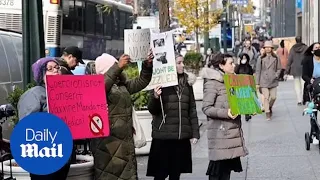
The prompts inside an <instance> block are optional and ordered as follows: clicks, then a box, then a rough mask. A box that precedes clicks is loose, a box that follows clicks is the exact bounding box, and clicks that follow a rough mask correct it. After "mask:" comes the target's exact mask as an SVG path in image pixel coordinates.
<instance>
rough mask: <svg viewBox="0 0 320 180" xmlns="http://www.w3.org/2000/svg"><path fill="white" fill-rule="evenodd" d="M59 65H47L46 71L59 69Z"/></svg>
mask: <svg viewBox="0 0 320 180" xmlns="http://www.w3.org/2000/svg"><path fill="white" fill-rule="evenodd" d="M60 68H61V67H60V66H59V65H56V66H54V67H52V66H49V67H47V71H49V72H53V71H54V70H55V69H56V70H60Z"/></svg>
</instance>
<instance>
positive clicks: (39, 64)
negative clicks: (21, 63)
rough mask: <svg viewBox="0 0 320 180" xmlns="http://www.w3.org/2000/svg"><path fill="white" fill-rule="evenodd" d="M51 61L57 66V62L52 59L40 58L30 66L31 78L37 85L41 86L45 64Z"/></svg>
mask: <svg viewBox="0 0 320 180" xmlns="http://www.w3.org/2000/svg"><path fill="white" fill-rule="evenodd" d="M51 61H53V62H56V63H57V64H58V62H57V60H56V59H55V58H53V57H45V58H40V59H38V60H37V61H36V62H35V63H33V64H32V72H33V77H34V80H35V82H36V83H37V85H42V84H43V77H44V74H45V72H46V67H47V64H48V63H49V62H51Z"/></svg>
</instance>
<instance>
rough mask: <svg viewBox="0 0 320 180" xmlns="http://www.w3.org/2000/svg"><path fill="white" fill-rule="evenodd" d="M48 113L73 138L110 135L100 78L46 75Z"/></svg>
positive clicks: (103, 86) (102, 85)
mask: <svg viewBox="0 0 320 180" xmlns="http://www.w3.org/2000/svg"><path fill="white" fill-rule="evenodd" d="M46 89H47V101H48V112H49V113H52V114H54V115H56V116H58V117H60V118H61V119H63V120H64V121H65V122H66V124H67V125H68V126H69V128H70V130H71V133H72V136H73V139H87V138H97V137H104V136H108V135H109V131H110V130H109V118H108V108H107V98H106V92H105V85H104V77H103V76H102V75H78V76H72V75H58V76H46Z"/></svg>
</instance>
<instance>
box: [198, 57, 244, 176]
mask: <svg viewBox="0 0 320 180" xmlns="http://www.w3.org/2000/svg"><path fill="white" fill-rule="evenodd" d="M234 67H235V65H234V62H233V58H232V56H231V55H229V54H221V53H220V54H219V55H217V56H216V57H215V58H214V59H212V60H211V62H210V67H208V68H204V69H203V78H204V81H205V83H204V87H203V106H202V111H203V113H204V114H205V115H206V116H207V120H208V121H207V123H208V125H207V127H208V129H207V136H208V149H209V165H208V169H207V172H206V175H208V176H209V180H230V175H231V171H234V172H242V171H243V169H242V165H241V160H240V157H244V156H246V155H247V154H248V151H247V149H246V147H245V141H244V136H243V132H242V128H241V117H240V116H238V115H234V114H232V113H231V110H230V106H229V104H228V98H227V92H226V87H225V84H224V81H223V75H224V74H234Z"/></svg>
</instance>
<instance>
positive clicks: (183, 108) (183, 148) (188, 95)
mask: <svg viewBox="0 0 320 180" xmlns="http://www.w3.org/2000/svg"><path fill="white" fill-rule="evenodd" d="M176 65H177V72H178V82H179V84H178V85H177V86H172V87H166V88H162V89H161V88H160V87H158V88H156V89H155V90H154V91H152V93H151V96H150V100H149V104H148V109H149V111H150V113H151V114H152V115H153V121H152V144H151V149H150V154H149V161H148V170H147V176H153V177H155V180H165V179H166V177H167V176H169V180H178V179H180V174H181V173H191V172H192V157H191V143H190V140H191V141H192V142H193V143H196V142H197V140H198V139H199V138H200V135H199V124H198V116H197V110H196V102H195V99H194V94H193V88H192V84H193V83H194V82H195V79H196V77H195V76H194V75H193V76H192V75H191V74H189V75H188V74H186V73H184V68H183V67H184V65H183V57H182V56H177V57H176ZM161 101H162V105H163V110H162V107H161Z"/></svg>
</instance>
